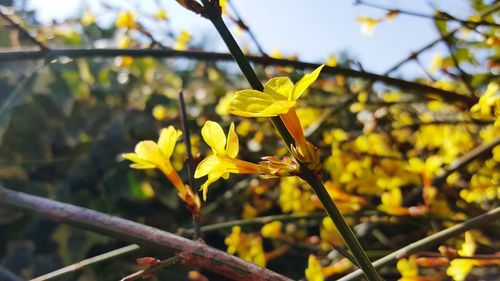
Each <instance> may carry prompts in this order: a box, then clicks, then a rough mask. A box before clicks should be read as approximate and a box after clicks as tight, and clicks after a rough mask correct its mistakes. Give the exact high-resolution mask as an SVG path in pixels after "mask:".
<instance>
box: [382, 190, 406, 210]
mask: <svg viewBox="0 0 500 281" xmlns="http://www.w3.org/2000/svg"><path fill="white" fill-rule="evenodd" d="M380 199H381V201H382V204H381V205H380V206H378V209H379V210H381V211H384V212H386V213H388V214H391V215H407V214H408V209H407V208H405V207H403V195H402V194H401V190H400V189H399V188H393V189H392V190H390V191H386V192H384V193H382V196H381V198H380Z"/></svg>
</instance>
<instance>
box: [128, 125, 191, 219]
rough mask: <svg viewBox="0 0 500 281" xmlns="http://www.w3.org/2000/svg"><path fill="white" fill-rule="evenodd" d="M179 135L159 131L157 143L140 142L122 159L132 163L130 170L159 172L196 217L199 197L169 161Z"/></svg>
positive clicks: (170, 128) (171, 131) (176, 132)
mask: <svg viewBox="0 0 500 281" xmlns="http://www.w3.org/2000/svg"><path fill="white" fill-rule="evenodd" d="M181 135H182V132H181V131H179V130H176V129H175V128H174V127H173V126H169V127H168V128H164V129H162V130H161V131H160V137H159V139H158V142H154V141H151V140H145V141H140V142H139V143H138V144H137V145H136V146H135V149H134V152H131V153H125V154H123V155H122V157H123V158H125V159H127V160H130V161H132V164H130V167H131V168H134V169H141V170H145V169H158V170H160V171H161V172H162V173H163V174H164V175H165V176H166V177H167V178H168V180H169V181H170V182H171V183H172V184H173V185H174V187H175V188H176V189H177V191H178V195H179V198H180V199H181V200H182V201H183V202H184V203H185V204H186V206H187V207H188V209H189V210H190V211H191V212H192V213H193V215H196V216H198V215H199V213H200V208H201V204H200V200H199V197H198V196H197V195H196V194H195V193H194V192H193V190H192V189H191V187H190V186H188V185H186V184H184V182H183V181H182V179H181V177H180V176H179V174H178V173H177V171H176V170H175V169H174V167H173V166H172V163H171V161H170V157H171V156H172V153H173V151H174V148H175V144H176V142H177V140H178V138H179V137H180V136H181Z"/></svg>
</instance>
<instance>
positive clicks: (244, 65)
mask: <svg viewBox="0 0 500 281" xmlns="http://www.w3.org/2000/svg"><path fill="white" fill-rule="evenodd" d="M202 2H203V6H204V7H205V11H206V13H207V15H208V18H209V19H210V21H211V22H212V23H213V25H214V26H215V28H216V29H217V31H218V32H219V34H220V36H221V37H222V39H223V40H224V43H225V44H226V46H227V47H228V49H229V52H230V53H231V54H232V56H233V58H234V60H235V61H236V63H237V64H238V66H239V67H240V69H241V71H242V72H243V74H244V75H245V77H246V78H247V80H248V82H249V83H250V85H251V86H252V88H253V89H255V90H258V91H263V90H264V86H263V85H262V83H261V82H260V80H259V78H258V77H257V74H256V73H255V72H254V70H253V68H252V66H251V65H250V63H249V62H248V60H247V58H246V57H245V55H244V54H243V52H242V51H241V49H240V47H239V46H238V43H236V40H234V37H233V36H232V34H231V33H230V31H229V29H228V28H227V26H226V24H225V23H224V21H223V20H222V17H221V15H220V9H217V7H214V3H212V2H210V1H209V0H203V1H202ZM216 3H217V1H216ZM271 122H272V123H273V125H274V126H275V128H276V130H277V131H278V133H279V135H280V136H281V137H282V139H283V141H284V142H285V144H286V145H287V147H290V146H291V145H293V144H294V142H293V139H292V137H291V135H290V133H289V132H288V130H287V129H286V127H285V125H284V124H283V121H281V119H280V118H279V117H273V118H271ZM300 166H301V170H302V178H303V179H304V180H305V181H307V182H308V183H309V185H310V186H311V187H312V189H313V190H314V192H315V193H316V195H317V196H318V198H319V199H320V201H321V203H322V204H323V207H324V208H325V211H326V212H327V213H328V215H329V216H330V217H331V218H332V220H333V222H334V223H335V225H336V226H337V229H338V230H339V233H340V234H341V235H342V237H343V239H344V241H345V242H346V244H347V246H348V247H349V249H350V250H351V252H352V254H353V256H354V257H355V259H356V261H357V262H358V264H359V266H360V268H361V269H362V270H363V272H364V274H365V275H366V277H367V278H368V280H375V281H378V280H382V278H381V277H380V276H379V275H378V273H377V271H376V270H375V268H373V266H372V264H371V261H370V260H369V259H368V256H367V255H366V253H365V252H364V250H363V248H362V247H361V244H360V243H359V241H358V240H357V239H356V236H354V233H353V232H352V230H351V229H350V228H349V225H347V222H346V221H345V219H344V217H343V216H342V214H341V213H340V210H339V209H338V207H337V206H336V205H335V203H334V202H333V201H332V199H331V197H330V195H329V194H328V192H327V191H326V189H325V187H324V186H323V183H322V182H321V181H319V180H317V179H316V178H315V177H314V176H313V173H312V172H311V171H310V170H309V169H308V168H307V167H306V166H305V165H300Z"/></svg>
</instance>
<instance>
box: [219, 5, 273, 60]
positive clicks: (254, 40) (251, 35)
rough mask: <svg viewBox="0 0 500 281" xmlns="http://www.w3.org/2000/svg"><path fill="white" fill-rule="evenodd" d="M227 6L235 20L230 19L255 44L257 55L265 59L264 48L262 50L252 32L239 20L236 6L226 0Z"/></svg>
mask: <svg viewBox="0 0 500 281" xmlns="http://www.w3.org/2000/svg"><path fill="white" fill-rule="evenodd" d="M227 2H228V4H229V6H230V7H231V10H233V13H234V15H235V16H236V18H235V19H233V18H231V19H232V20H233V21H234V22H235V23H236V24H237V25H238V26H239V27H240V28H242V29H244V30H245V31H246V32H247V33H248V35H249V36H250V38H251V39H252V41H253V43H254V44H255V46H256V47H257V50H259V53H260V54H261V55H263V56H265V57H267V56H268V55H267V54H266V52H265V51H264V48H262V45H261V44H260V43H259V41H258V40H257V38H256V37H255V35H254V33H253V32H252V30H251V29H250V27H249V26H248V25H247V24H246V23H245V22H244V21H243V19H242V18H241V16H240V13H239V12H238V10H237V9H236V6H235V5H234V4H233V1H230V0H228V1H227Z"/></svg>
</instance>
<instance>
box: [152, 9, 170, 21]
mask: <svg viewBox="0 0 500 281" xmlns="http://www.w3.org/2000/svg"><path fill="white" fill-rule="evenodd" d="M153 17H154V18H155V19H157V20H168V15H167V11H166V10H165V9H160V10H158V11H156V12H155V13H154V14H153Z"/></svg>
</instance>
